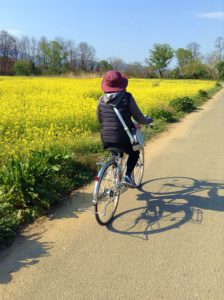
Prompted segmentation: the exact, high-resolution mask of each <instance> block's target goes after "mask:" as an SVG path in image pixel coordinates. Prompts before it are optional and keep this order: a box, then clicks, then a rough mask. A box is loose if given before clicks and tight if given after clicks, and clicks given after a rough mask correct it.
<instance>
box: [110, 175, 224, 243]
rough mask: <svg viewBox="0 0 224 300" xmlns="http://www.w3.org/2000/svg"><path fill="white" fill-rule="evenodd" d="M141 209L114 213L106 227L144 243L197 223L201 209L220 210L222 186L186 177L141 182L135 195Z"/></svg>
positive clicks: (223, 207) (223, 198)
mask: <svg viewBox="0 0 224 300" xmlns="http://www.w3.org/2000/svg"><path fill="white" fill-rule="evenodd" d="M137 200H138V201H142V202H144V205H143V206H140V207H136V208H133V209H130V210H128V211H124V212H121V213H119V214H117V215H116V216H115V217H114V219H113V220H112V222H111V223H110V224H109V225H108V226H107V228H108V229H109V230H111V231H113V232H115V233H119V234H124V235H131V236H135V237H138V238H141V239H144V240H147V239H148V235H149V234H155V233H161V232H164V231H167V230H172V229H175V228H179V227H180V226H182V225H183V224H185V223H187V222H191V223H194V224H201V223H202V221H203V210H213V211H224V183H222V182H213V181H200V180H197V179H193V178H188V177H167V178H159V179H154V180H150V181H148V182H145V183H144V184H143V185H142V187H141V189H140V193H139V194H138V196H137Z"/></svg>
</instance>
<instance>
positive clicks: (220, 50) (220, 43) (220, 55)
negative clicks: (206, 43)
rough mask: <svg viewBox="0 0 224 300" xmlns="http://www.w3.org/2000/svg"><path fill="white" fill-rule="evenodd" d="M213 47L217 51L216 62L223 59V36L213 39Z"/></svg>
mask: <svg viewBox="0 0 224 300" xmlns="http://www.w3.org/2000/svg"><path fill="white" fill-rule="evenodd" d="M215 49H216V53H217V58H218V62H220V61H222V60H223V59H224V55H223V53H224V38H223V37H221V36H220V37H218V38H217V39H216V41H215Z"/></svg>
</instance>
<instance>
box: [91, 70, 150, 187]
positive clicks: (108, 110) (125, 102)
mask: <svg viewBox="0 0 224 300" xmlns="http://www.w3.org/2000/svg"><path fill="white" fill-rule="evenodd" d="M127 85H128V78H127V77H126V76H125V75H124V74H122V73H120V72H119V71H116V70H112V71H108V72H107V73H106V74H105V75H104V77H103V80H102V83H101V88H102V90H103V92H104V95H103V96H101V97H100V99H99V103H98V106H97V119H98V120H99V122H100V124H101V140H102V142H103V146H104V148H105V149H107V148H111V147H112V148H119V149H123V150H124V152H125V153H127V154H128V155H129V156H128V160H127V170H126V174H125V177H124V182H125V183H126V184H127V185H128V186H131V187H135V183H134V180H133V179H132V177H131V174H132V171H133V170H134V168H135V165H136V163H137V161H138V158H139V151H134V150H133V149H132V145H131V142H130V139H129V137H128V135H127V133H126V132H125V130H124V127H123V125H122V124H121V122H120V120H119V119H118V117H117V115H116V114H115V112H114V110H113V107H112V106H111V105H115V106H116V107H117V109H118V110H119V112H120V114H121V116H122V118H123V119H124V121H125V123H126V125H127V126H128V128H129V130H130V131H131V130H132V128H134V127H135V125H134V123H133V122H132V120H131V118H132V117H133V119H134V120H135V121H136V122H138V123H140V124H144V125H148V124H150V123H152V119H151V118H150V117H145V116H144V115H143V114H142V112H141V111H140V109H139V108H138V106H137V104H136V102H135V100H134V98H133V96H132V95H131V94H130V93H128V92H126V87H127Z"/></svg>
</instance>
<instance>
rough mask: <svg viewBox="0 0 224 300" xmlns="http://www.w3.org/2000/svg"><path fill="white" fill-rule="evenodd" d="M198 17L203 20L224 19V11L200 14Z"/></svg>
mask: <svg viewBox="0 0 224 300" xmlns="http://www.w3.org/2000/svg"><path fill="white" fill-rule="evenodd" d="M196 16H197V17H198V18H203V19H224V11H215V12H206V13H199V14H197V15H196Z"/></svg>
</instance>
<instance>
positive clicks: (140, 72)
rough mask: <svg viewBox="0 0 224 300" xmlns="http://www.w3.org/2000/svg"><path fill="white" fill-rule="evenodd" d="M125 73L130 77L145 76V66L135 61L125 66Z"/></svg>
mask: <svg viewBox="0 0 224 300" xmlns="http://www.w3.org/2000/svg"><path fill="white" fill-rule="evenodd" d="M125 73H126V74H127V75H128V76H129V77H135V78H140V77H143V76H144V67H143V66H142V64H141V63H139V62H134V63H132V64H127V65H126V67H125Z"/></svg>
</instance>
